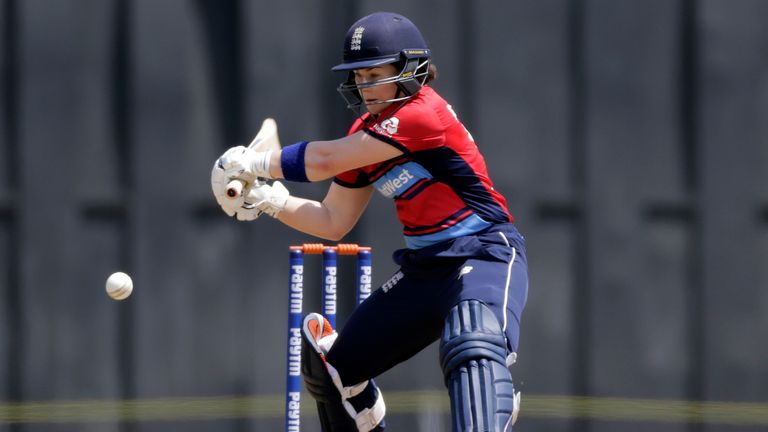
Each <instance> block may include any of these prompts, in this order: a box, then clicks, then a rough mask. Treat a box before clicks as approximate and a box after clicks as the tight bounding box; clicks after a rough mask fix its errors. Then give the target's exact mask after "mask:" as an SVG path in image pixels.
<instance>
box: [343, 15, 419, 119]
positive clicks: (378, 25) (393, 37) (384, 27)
mask: <svg viewBox="0 0 768 432" xmlns="http://www.w3.org/2000/svg"><path fill="white" fill-rule="evenodd" d="M429 59H430V51H429V48H428V47H427V43H426V42H425V41H424V37H422V35H421V32H420V31H419V29H418V28H417V27H416V26H415V25H414V24H413V23H412V22H411V20H409V19H408V18H406V17H404V16H402V15H399V14H396V13H391V12H376V13H373V14H371V15H368V16H365V17H363V18H361V19H359V20H358V21H357V22H355V23H354V24H352V26H351V27H350V28H349V30H348V31H347V35H346V37H345V38H344V54H343V62H342V63H340V64H338V65H336V66H334V67H333V68H332V69H331V70H333V71H346V72H348V75H347V80H346V81H345V82H343V83H341V85H339V87H338V91H339V93H340V94H341V96H342V97H343V98H344V100H345V101H346V102H347V107H348V108H350V109H352V110H353V111H355V112H356V113H357V114H358V115H363V114H364V113H365V112H366V111H367V109H366V103H365V101H364V100H363V98H362V97H361V96H360V90H361V89H363V88H368V87H373V86H379V85H383V84H392V83H395V84H397V86H398V89H399V91H398V93H397V95H396V96H395V97H394V98H393V99H388V100H383V101H376V102H374V103H375V104H380V103H390V102H397V101H404V100H406V99H409V98H411V97H413V95H415V94H416V93H417V92H418V91H419V90H420V89H421V87H422V86H423V85H424V83H425V82H426V80H427V73H428V71H429ZM385 64H395V66H396V67H397V68H398V74H397V75H395V76H392V77H389V78H385V79H381V80H378V81H375V82H368V83H361V84H357V83H355V77H354V73H353V71H354V70H355V69H365V68H372V67H376V66H381V65H385Z"/></svg>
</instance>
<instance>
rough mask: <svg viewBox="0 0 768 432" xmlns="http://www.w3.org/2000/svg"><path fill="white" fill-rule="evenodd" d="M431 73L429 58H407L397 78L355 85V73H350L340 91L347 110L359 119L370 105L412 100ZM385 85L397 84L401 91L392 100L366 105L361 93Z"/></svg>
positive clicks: (339, 88) (340, 86)
mask: <svg viewBox="0 0 768 432" xmlns="http://www.w3.org/2000/svg"><path fill="white" fill-rule="evenodd" d="M428 73H429V58H425V57H415V58H406V59H405V63H404V65H403V68H402V70H400V73H398V74H397V75H395V76H391V77H388V78H384V79H380V80H378V81H374V82H368V83H362V84H357V83H355V76H354V72H352V71H351V72H350V73H349V75H348V77H347V81H345V82H343V83H341V85H339V87H338V89H337V90H338V91H339V93H340V94H341V96H342V97H343V98H344V100H345V101H346V102H347V108H349V109H351V110H352V111H354V112H355V114H357V116H358V117H361V116H363V115H364V114H365V113H367V112H368V108H367V107H368V105H378V104H385V103H392V102H400V101H405V100H407V99H410V98H412V97H413V96H414V95H416V93H418V91H419V90H421V87H422V86H424V83H425V82H426V80H427V75H428ZM385 84H397V87H398V89H399V91H398V92H397V94H396V96H395V97H394V98H392V99H387V100H380V101H376V102H371V103H366V102H365V100H364V99H363V98H362V96H361V95H360V91H361V90H363V89H366V88H371V87H377V86H381V85H385Z"/></svg>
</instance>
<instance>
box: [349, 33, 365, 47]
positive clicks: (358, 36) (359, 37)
mask: <svg viewBox="0 0 768 432" xmlns="http://www.w3.org/2000/svg"><path fill="white" fill-rule="evenodd" d="M364 31H365V27H358V28H356V29H355V32H354V33H352V40H351V41H350V43H349V49H350V51H360V45H361V44H362V43H363V32H364Z"/></svg>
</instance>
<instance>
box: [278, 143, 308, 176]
mask: <svg viewBox="0 0 768 432" xmlns="http://www.w3.org/2000/svg"><path fill="white" fill-rule="evenodd" d="M307 144H309V141H299V142H297V143H296V144H291V145H289V146H286V147H283V152H282V153H281V154H280V167H281V168H282V169H283V178H284V179H286V180H289V181H294V182H308V181H309V179H308V178H307V169H306V167H305V166H304V152H306V150H307Z"/></svg>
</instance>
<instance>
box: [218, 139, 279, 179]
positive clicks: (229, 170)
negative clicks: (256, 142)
mask: <svg viewBox="0 0 768 432" xmlns="http://www.w3.org/2000/svg"><path fill="white" fill-rule="evenodd" d="M271 156H272V150H267V151H255V150H253V149H251V148H248V147H243V146H237V147H232V148H231V149H229V150H227V151H226V152H224V154H223V155H221V157H220V158H219V160H218V161H217V164H218V165H219V166H220V167H221V168H222V169H223V170H224V175H225V176H226V177H228V178H229V180H233V179H240V180H245V182H246V183H253V182H254V181H255V180H256V179H257V178H259V177H261V178H267V179H269V178H272V176H271V175H270V174H269V159H270V157H271Z"/></svg>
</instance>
